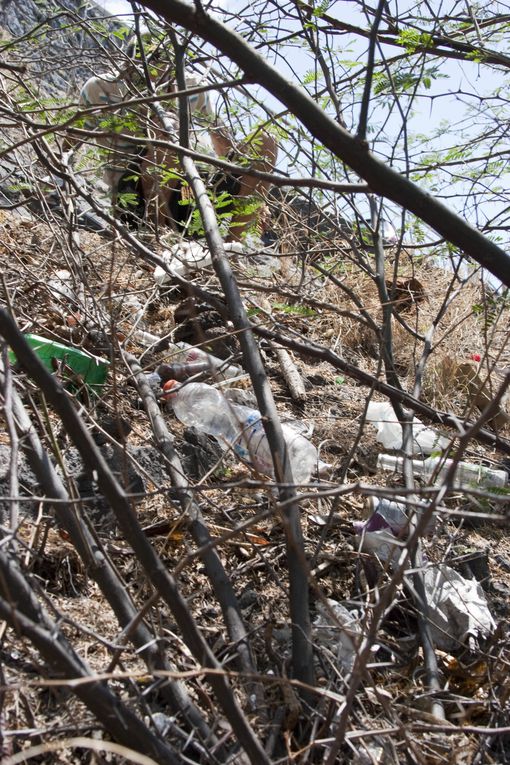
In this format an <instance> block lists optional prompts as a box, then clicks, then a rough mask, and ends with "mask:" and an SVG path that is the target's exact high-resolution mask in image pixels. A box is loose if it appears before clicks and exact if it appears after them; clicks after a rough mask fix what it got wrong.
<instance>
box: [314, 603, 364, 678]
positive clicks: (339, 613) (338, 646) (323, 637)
mask: <svg viewBox="0 0 510 765" xmlns="http://www.w3.org/2000/svg"><path fill="white" fill-rule="evenodd" d="M328 606H329V608H330V609H331V611H332V612H333V615H334V616H333V615H332V614H331V613H330V611H329V609H328V608H326V606H325V605H324V603H322V602H319V603H318V604H317V612H318V615H317V617H316V619H315V621H314V623H313V633H314V639H315V640H316V641H317V642H318V643H321V644H322V645H324V646H326V647H327V648H329V650H330V651H331V653H332V654H333V655H334V656H335V658H336V660H337V661H338V663H339V665H340V669H343V670H344V671H347V672H350V671H351V670H352V668H353V666H354V660H355V658H356V651H357V647H358V646H359V643H360V641H361V636H362V633H361V627H360V624H359V622H360V618H359V614H358V612H357V611H353V612H351V611H348V610H347V609H346V608H345V606H342V604H341V603H338V602H337V601H336V600H332V599H330V598H328Z"/></svg>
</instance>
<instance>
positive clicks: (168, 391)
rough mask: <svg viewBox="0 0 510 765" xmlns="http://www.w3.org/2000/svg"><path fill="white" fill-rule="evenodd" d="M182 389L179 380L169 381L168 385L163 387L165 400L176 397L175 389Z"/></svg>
mask: <svg viewBox="0 0 510 765" xmlns="http://www.w3.org/2000/svg"><path fill="white" fill-rule="evenodd" d="M176 386H177V387H178V388H180V387H181V386H180V384H179V383H178V382H177V380H167V381H166V383H165V384H164V385H163V398H166V399H169V398H171V397H172V396H175V394H176V393H177V391H176V390H174V389H175V387H176Z"/></svg>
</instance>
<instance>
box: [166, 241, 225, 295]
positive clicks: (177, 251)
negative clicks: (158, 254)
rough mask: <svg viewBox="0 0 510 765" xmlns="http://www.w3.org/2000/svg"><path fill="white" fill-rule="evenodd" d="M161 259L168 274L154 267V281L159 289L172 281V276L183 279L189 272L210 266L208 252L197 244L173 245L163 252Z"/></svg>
mask: <svg viewBox="0 0 510 765" xmlns="http://www.w3.org/2000/svg"><path fill="white" fill-rule="evenodd" d="M162 258H163V260H164V261H165V264H166V265H167V267H168V270H169V271H170V273H168V271H166V270H165V269H164V268H162V267H161V266H156V268H155V270H154V281H155V282H156V284H158V285H159V286H160V287H162V286H163V285H164V284H168V282H170V281H171V280H172V274H174V275H177V276H182V277H185V276H188V274H189V273H190V272H191V271H197V270H200V269H201V268H205V267H206V266H210V265H211V262H212V260H211V253H210V252H209V250H208V249H207V248H206V247H204V246H203V245H201V244H199V243H198V242H179V243H178V244H174V245H173V246H172V247H170V249H169V250H165V251H164V252H163V255H162Z"/></svg>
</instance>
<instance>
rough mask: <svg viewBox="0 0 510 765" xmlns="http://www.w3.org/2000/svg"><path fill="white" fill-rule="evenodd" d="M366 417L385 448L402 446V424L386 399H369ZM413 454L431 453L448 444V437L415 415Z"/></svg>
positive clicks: (440, 449)
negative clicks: (374, 426) (373, 425)
mask: <svg viewBox="0 0 510 765" xmlns="http://www.w3.org/2000/svg"><path fill="white" fill-rule="evenodd" d="M366 418H367V420H368V422H373V423H374V424H375V425H376V427H377V435H376V438H377V440H378V441H379V443H381V444H382V445H383V446H384V448H385V449H401V448H402V425H401V424H400V422H399V421H398V417H397V415H396V414H395V410H394V409H393V407H392V405H391V404H389V403H388V402H387V401H371V402H370V403H369V405H368V409H367V414H366ZM412 425H413V454H431V452H435V451H442V450H443V449H446V447H447V446H448V444H449V439H448V438H445V437H444V436H441V435H439V433H436V431H435V430H432V428H428V427H427V426H426V425H424V424H423V422H422V421H421V420H419V419H418V418H417V417H413V421H412Z"/></svg>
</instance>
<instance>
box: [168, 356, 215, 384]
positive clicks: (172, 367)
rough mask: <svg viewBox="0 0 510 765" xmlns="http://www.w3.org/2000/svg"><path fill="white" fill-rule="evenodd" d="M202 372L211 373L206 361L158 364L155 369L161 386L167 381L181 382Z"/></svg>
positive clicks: (209, 365)
mask: <svg viewBox="0 0 510 765" xmlns="http://www.w3.org/2000/svg"><path fill="white" fill-rule="evenodd" d="M204 372H209V373H210V372H211V364H210V362H209V360H208V359H202V360H197V361H187V362H180V361H174V362H173V363H172V364H160V365H159V367H158V369H157V373H158V375H159V377H160V380H161V382H162V384H163V383H166V382H167V381H168V380H177V381H178V382H183V381H184V380H188V379H189V378H190V377H195V376H196V375H199V374H203V373H204Z"/></svg>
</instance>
